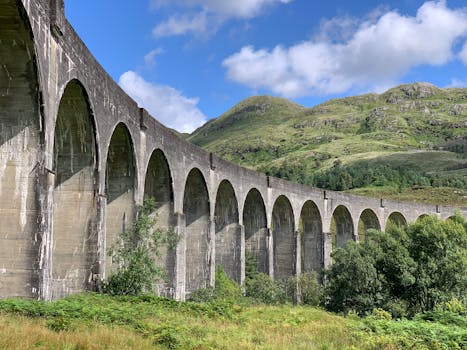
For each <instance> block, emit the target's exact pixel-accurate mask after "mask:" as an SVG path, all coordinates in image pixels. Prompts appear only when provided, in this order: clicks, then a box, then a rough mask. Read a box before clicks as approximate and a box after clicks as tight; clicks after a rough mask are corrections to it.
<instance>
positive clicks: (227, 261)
mask: <svg viewBox="0 0 467 350" xmlns="http://www.w3.org/2000/svg"><path fill="white" fill-rule="evenodd" d="M214 221H215V226H216V265H220V266H222V267H223V268H224V271H225V273H226V274H227V276H229V278H231V279H233V280H235V281H237V282H238V283H240V273H241V271H240V269H241V264H240V238H241V237H240V226H239V225H238V203H237V197H236V196H235V191H234V189H233V187H232V185H231V184H230V182H229V181H227V180H223V181H222V182H221V183H220V185H219V188H218V190H217V196H216V208H215V211H214Z"/></svg>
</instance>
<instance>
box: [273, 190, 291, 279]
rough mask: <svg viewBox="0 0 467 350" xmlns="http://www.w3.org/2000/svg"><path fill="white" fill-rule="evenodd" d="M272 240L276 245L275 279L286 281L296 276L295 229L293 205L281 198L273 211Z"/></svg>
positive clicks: (284, 197)
mask: <svg viewBox="0 0 467 350" xmlns="http://www.w3.org/2000/svg"><path fill="white" fill-rule="evenodd" d="M271 229H272V239H273V245H274V248H273V249H274V279H275V280H284V279H286V278H288V277H290V276H293V275H294V274H295V267H296V266H295V265H296V262H295V260H296V259H295V257H296V244H295V229H294V215H293V209H292V205H291V204H290V201H289V199H288V198H287V197H286V196H284V195H281V196H279V197H278V198H277V199H276V201H275V203H274V207H273V209H272V227H271Z"/></svg>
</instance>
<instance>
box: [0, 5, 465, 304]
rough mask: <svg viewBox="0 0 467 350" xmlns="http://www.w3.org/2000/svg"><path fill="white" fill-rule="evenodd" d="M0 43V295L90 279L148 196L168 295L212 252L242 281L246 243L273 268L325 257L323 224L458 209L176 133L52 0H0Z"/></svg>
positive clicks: (355, 228) (197, 273) (69, 288)
mask: <svg viewBox="0 0 467 350" xmlns="http://www.w3.org/2000/svg"><path fill="white" fill-rule="evenodd" d="M0 43H1V45H0V123H1V124H0V175H1V178H0V297H6V296H24V297H32V298H42V299H52V298H57V297H60V296H63V295H66V294H70V293H76V292H79V291H82V290H85V289H93V288H94V287H95V283H96V281H98V280H99V279H101V278H104V277H105V276H106V275H108V273H109V272H110V271H111V269H112V268H114V266H112V262H111V261H110V259H109V258H108V256H107V254H106V251H107V248H108V247H109V246H110V245H112V244H113V243H114V242H115V240H116V238H117V235H118V234H119V232H121V231H122V230H123V229H125V228H128V227H129V226H130V225H131V223H132V221H133V219H134V217H135V211H136V206H137V205H141V204H142V203H143V200H144V198H145V197H146V198H147V197H155V198H156V201H157V203H158V205H157V207H158V208H157V213H154V215H157V216H158V225H159V227H161V228H164V229H165V228H168V227H170V228H173V230H174V232H175V234H176V235H177V237H178V239H179V242H178V244H177V246H176V247H174V249H172V250H171V249H167V248H164V249H163V250H162V256H161V258H160V260H158V263H159V264H160V265H161V266H163V267H165V269H166V270H167V272H168V278H167V281H166V282H164V283H160V284H159V285H158V289H159V291H160V293H161V294H164V295H168V296H173V297H174V298H177V299H184V298H185V297H186V295H188V294H189V293H190V292H191V291H193V290H195V289H197V288H200V287H204V286H207V285H213V283H214V270H215V266H216V265H219V264H220V265H222V266H223V267H224V269H225V270H226V271H227V273H228V274H229V275H230V276H231V277H232V278H235V279H236V280H237V281H239V282H240V283H242V282H243V281H244V278H245V260H246V256H247V255H251V257H252V258H253V259H254V261H255V262H256V267H257V269H258V271H261V272H267V273H269V274H270V275H271V276H273V277H274V278H277V279H282V278H285V277H287V276H290V275H292V274H295V273H300V272H302V271H303V272H304V271H310V270H317V271H319V270H321V268H322V267H323V266H326V265H329V264H330V262H331V260H330V254H331V250H332V247H333V235H335V240H336V241H335V242H334V244H337V246H340V245H342V244H344V243H345V242H346V241H347V240H349V239H353V240H358V239H359V234H360V235H363V234H364V233H365V232H366V230H368V229H369V228H375V227H380V228H381V229H382V230H384V229H385V228H386V226H387V223H388V222H389V221H392V222H395V223H406V222H412V221H415V220H416V219H417V218H418V217H419V216H420V215H423V214H435V215H439V216H440V217H441V218H443V219H446V218H448V217H449V216H451V215H453V213H454V211H455V208H452V207H446V206H435V205H418V204H414V203H402V202H395V201H388V200H384V199H380V198H365V197H359V196H353V195H347V194H344V193H339V192H332V191H323V190H320V189H317V188H310V187H307V186H303V185H299V184H294V183H290V182H287V181H284V180H281V179H276V178H270V177H267V176H265V175H264V174H259V173H256V172H254V171H251V170H248V169H244V168H241V167H239V166H237V165H234V164H232V163H229V162H227V161H225V160H222V159H220V158H219V157H217V156H215V155H212V154H209V153H206V152H205V151H203V150H201V149H200V148H198V147H196V146H194V145H192V144H190V143H187V142H185V141H184V140H181V139H179V138H178V137H177V136H176V135H175V134H174V133H172V132H171V131H170V130H168V129H166V128H165V127H164V126H163V125H161V124H159V123H158V122H157V121H156V120H155V119H154V118H153V117H152V116H150V115H149V114H148V113H147V111H145V110H144V109H141V108H139V106H138V105H137V104H136V103H135V102H134V101H133V100H132V99H131V98H130V97H129V96H127V95H126V94H125V93H124V92H123V91H122V90H121V89H120V87H119V86H118V85H117V84H116V83H115V82H114V81H113V80H112V79H111V78H110V77H109V76H108V74H107V73H106V72H105V71H104V70H103V69H102V67H101V66H100V65H99V64H98V63H97V62H96V60H95V59H94V57H93V56H92V55H91V53H90V52H89V50H88V49H87V48H86V47H85V45H84V44H83V42H82V41H81V40H80V39H79V37H78V36H77V35H76V33H75V32H74V30H73V28H72V27H71V26H70V24H69V23H68V22H67V21H66V19H65V18H64V14H63V2H62V1H61V0H21V1H20V0H0ZM156 117H157V116H156ZM461 212H462V213H463V215H464V216H466V215H467V208H461ZM333 222H334V224H332V223H333ZM359 222H360V226H359ZM362 238H363V237H362Z"/></svg>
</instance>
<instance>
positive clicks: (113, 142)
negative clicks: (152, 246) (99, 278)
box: [105, 123, 137, 268]
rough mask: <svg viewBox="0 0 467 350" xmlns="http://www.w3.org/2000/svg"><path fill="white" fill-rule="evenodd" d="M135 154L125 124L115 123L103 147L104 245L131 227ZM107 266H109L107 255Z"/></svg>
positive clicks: (111, 243)
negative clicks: (107, 142) (104, 194)
mask: <svg viewBox="0 0 467 350" xmlns="http://www.w3.org/2000/svg"><path fill="white" fill-rule="evenodd" d="M136 174H137V171H136V166H135V156H134V150H133V142H132V139H131V135H130V132H129V130H128V128H127V126H126V125H125V124H123V123H119V124H117V126H116V127H115V129H114V130H113V133H112V137H111V138H110V143H109V146H108V151H107V163H106V171H105V193H106V196H107V206H106V214H105V216H106V217H105V227H106V247H107V249H108V248H109V247H111V246H112V245H113V244H114V243H115V241H116V239H117V237H118V235H119V234H120V233H121V232H123V231H124V230H127V229H129V228H130V227H131V224H132V222H133V219H134V217H135V211H136V207H135V184H136V183H137V179H136ZM106 265H107V268H111V267H112V261H111V259H110V258H109V259H107V264H106Z"/></svg>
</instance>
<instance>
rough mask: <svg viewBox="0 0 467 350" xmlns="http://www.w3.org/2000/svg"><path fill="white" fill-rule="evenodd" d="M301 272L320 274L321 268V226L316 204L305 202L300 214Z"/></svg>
mask: <svg viewBox="0 0 467 350" xmlns="http://www.w3.org/2000/svg"><path fill="white" fill-rule="evenodd" d="M298 232H299V233H300V238H301V264H302V272H307V271H316V272H318V273H320V272H321V269H322V268H323V225H322V222H321V215H320V213H319V209H318V207H317V206H316V204H315V203H314V202H312V201H307V202H306V203H305V204H304V205H303V208H302V211H301V213H300V224H299V228H298Z"/></svg>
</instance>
